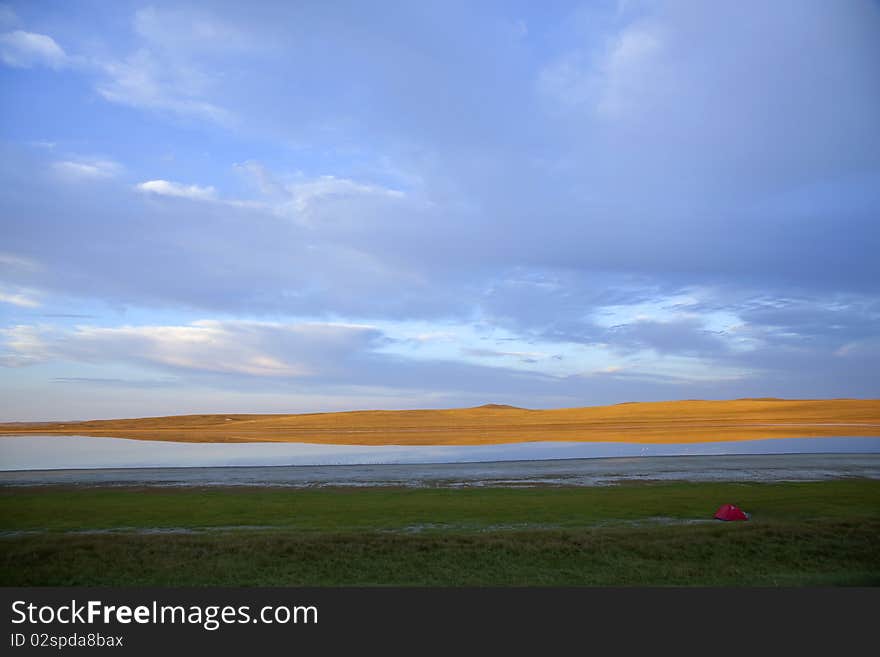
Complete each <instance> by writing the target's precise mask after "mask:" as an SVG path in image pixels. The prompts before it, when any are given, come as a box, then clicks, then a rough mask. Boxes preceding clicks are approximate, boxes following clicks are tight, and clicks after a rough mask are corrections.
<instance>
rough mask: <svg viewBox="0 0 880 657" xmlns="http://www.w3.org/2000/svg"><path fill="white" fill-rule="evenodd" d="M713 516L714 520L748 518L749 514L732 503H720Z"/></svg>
mask: <svg viewBox="0 0 880 657" xmlns="http://www.w3.org/2000/svg"><path fill="white" fill-rule="evenodd" d="M714 517H715V519H716V520H748V519H749V514H748V513H746V512H745V511H743V510H742V509H740V508H737V507H735V506H734V505H733V504H722V505H721V506H720V507H718V510H717V511H716V512H715V516H714Z"/></svg>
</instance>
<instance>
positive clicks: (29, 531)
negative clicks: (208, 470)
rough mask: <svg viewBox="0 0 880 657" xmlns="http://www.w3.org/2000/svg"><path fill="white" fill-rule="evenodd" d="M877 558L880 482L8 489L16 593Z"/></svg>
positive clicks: (742, 579) (813, 570) (760, 575)
mask: <svg viewBox="0 0 880 657" xmlns="http://www.w3.org/2000/svg"><path fill="white" fill-rule="evenodd" d="M727 502H731V503H735V504H737V505H739V506H740V507H742V508H743V509H744V510H746V511H748V512H750V513H751V514H752V518H751V520H749V521H747V522H737V523H722V522H720V521H714V520H711V518H712V514H713V513H714V511H715V509H716V508H717V507H718V506H719V505H720V504H722V503H727ZM878 545H880V482H878V481H874V480H837V481H828V482H816V483H766V484H759V483H748V484H740V483H737V484H732V483H731V484H724V483H713V484H707V483H650V484H634V485H623V486H614V487H584V488H570V487H569V488H566V487H546V488H494V489H391V488H374V489H372V488H371V489H357V490H352V489H320V490H316V489H310V490H309V489H306V490H300V489H296V490H294V489H267V488H245V489H230V488H206V489H164V488H143V489H133V488H131V489H115V488H56V487H40V488H26V489H19V488H14V487H6V488H3V489H0V546H2V554H0V583H2V584H3V585H5V586H23V585H46V586H49V585H52V586H102V585H141V586H145V585H164V586H184V585H196V586H199V585H231V586H237V585H264V586H391V585H396V586H418V585H423V586H467V585H481V586H594V585H611V586H648V585H650V586H829V585H869V586H876V585H880V549H878V547H877V546H878Z"/></svg>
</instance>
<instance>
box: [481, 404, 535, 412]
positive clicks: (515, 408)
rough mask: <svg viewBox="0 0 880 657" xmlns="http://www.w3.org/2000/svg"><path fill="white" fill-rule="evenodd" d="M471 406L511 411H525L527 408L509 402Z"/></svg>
mask: <svg viewBox="0 0 880 657" xmlns="http://www.w3.org/2000/svg"><path fill="white" fill-rule="evenodd" d="M473 408H485V409H497V410H511V411H525V410H527V409H525V408H522V407H520V406H511V405H510V404H483V405H482V406H474V407H473Z"/></svg>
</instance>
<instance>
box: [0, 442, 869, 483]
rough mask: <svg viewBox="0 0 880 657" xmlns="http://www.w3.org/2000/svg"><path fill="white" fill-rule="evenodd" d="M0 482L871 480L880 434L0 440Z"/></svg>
mask: <svg viewBox="0 0 880 657" xmlns="http://www.w3.org/2000/svg"><path fill="white" fill-rule="evenodd" d="M0 470H2V471H0V485H34V484H46V483H57V484H82V485H159V486H207V485H227V486H252V485H274V486H294V487H312V486H386V485H390V486H490V485H496V486H499V485H507V486H522V485H526V486H528V485H579V486H588V485H606V484H612V483H615V482H622V481H638V480H687V481H817V480H823V479H833V478H840V477H868V478H874V479H880V438H856V437H839V438H791V439H774V440H754V441H736V442H723V443H705V444H697V445H695V444H667V445H641V444H634V443H521V444H515V445H486V446H431V447H425V446H422V447H403V446H393V445H388V446H381V447H368V446H346V445H310V444H300V443H248V444H221V443H201V444H193V443H170V442H158V441H157V442H154V441H140V440H126V439H121V438H91V437H85V436H20V437H6V438H0Z"/></svg>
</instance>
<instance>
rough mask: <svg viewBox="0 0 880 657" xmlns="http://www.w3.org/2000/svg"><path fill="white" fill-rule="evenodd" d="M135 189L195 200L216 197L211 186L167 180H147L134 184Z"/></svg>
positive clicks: (207, 199) (213, 198)
mask: <svg viewBox="0 0 880 657" xmlns="http://www.w3.org/2000/svg"><path fill="white" fill-rule="evenodd" d="M136 187H137V189H139V190H140V191H142V192H145V193H149V194H157V195H159V196H176V197H179V198H188V199H193V200H195V201H213V200H215V199H216V198H217V190H216V189H214V188H213V187H211V186H208V187H200V186H199V185H184V184H182V183H177V182H171V181H168V180H147V181H146V182H142V183H140V184H138V185H136Z"/></svg>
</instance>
